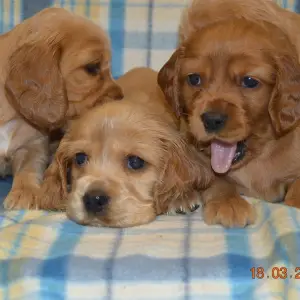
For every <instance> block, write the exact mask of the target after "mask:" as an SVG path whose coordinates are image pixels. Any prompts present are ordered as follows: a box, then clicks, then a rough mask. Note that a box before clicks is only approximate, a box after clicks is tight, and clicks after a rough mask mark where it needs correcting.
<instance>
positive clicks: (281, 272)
mask: <svg viewBox="0 0 300 300" xmlns="http://www.w3.org/2000/svg"><path fill="white" fill-rule="evenodd" d="M250 271H251V275H252V279H264V278H268V279H269V278H270V279H300V267H295V268H294V269H293V270H290V271H289V270H288V269H287V268H286V267H273V268H272V270H271V272H270V274H267V273H266V272H265V269H264V268H263V267H257V268H255V267H253V268H251V269H250Z"/></svg>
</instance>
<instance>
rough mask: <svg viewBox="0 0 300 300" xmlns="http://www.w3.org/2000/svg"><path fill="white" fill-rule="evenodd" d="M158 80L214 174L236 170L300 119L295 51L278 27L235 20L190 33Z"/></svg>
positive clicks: (299, 67)
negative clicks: (206, 157) (185, 122)
mask: <svg viewBox="0 0 300 300" xmlns="http://www.w3.org/2000/svg"><path fill="white" fill-rule="evenodd" d="M158 83H159V85H160V86H161V87H162V89H163V91H164V93H165V95H166V97H167V99H168V101H169V103H170V104H171V105H172V107H173V109H174V110H175V112H176V113H177V115H179V116H182V117H184V118H185V119H186V120H187V122H188V124H189V130H190V132H191V134H192V136H193V138H194V139H195V140H196V142H197V143H198V144H199V146H200V147H201V148H203V149H204V150H205V153H206V154H207V155H208V156H211V165H212V168H213V169H214V171H215V172H217V173H226V172H227V171H228V170H230V169H231V168H232V169H234V168H239V167H241V166H242V165H244V164H246V163H247V162H248V161H249V160H250V159H253V158H254V157H255V156H256V155H258V154H259V153H260V152H261V149H262V145H264V144H265V143H266V142H267V141H269V140H272V139H275V138H277V137H280V136H282V135H284V134H286V133H287V132H289V131H290V130H292V129H293V128H294V127H295V126H297V124H298V123H299V118H300V102H299V101H300V65H299V63H298V57H297V51H296V50H295V48H294V46H293V45H292V44H291V43H290V41H289V39H288V38H287V36H286V35H285V33H284V32H282V31H281V30H280V29H279V28H278V27H277V26H274V25H272V24H270V23H268V22H260V23H259V22H252V21H249V20H245V19H234V18H232V19H230V20H224V21H220V22H216V23H213V24H210V25H208V26H205V27H203V28H202V29H200V30H199V31H197V32H196V33H195V34H192V35H191V36H190V37H189V38H188V39H187V40H186V41H185V42H184V43H182V44H181V45H180V47H179V48H178V50H176V52H175V53H174V54H173V56H172V57H171V58H170V60H169V61H168V62H167V63H166V64H165V66H164V67H163V68H162V69H161V71H160V73H159V76H158Z"/></svg>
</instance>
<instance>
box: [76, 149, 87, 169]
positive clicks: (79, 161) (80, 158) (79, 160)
mask: <svg viewBox="0 0 300 300" xmlns="http://www.w3.org/2000/svg"><path fill="white" fill-rule="evenodd" d="M87 161H88V156H87V154H85V153H84V152H79V153H76V154H75V163H76V165H77V166H80V167H81V166H83V165H84V164H85V163H86V162H87Z"/></svg>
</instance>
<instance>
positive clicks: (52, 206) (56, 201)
mask: <svg viewBox="0 0 300 300" xmlns="http://www.w3.org/2000/svg"><path fill="white" fill-rule="evenodd" d="M69 146H70V145H69V142H68V139H67V138H63V139H62V141H61V143H60V145H59V147H58V149H57V151H56V153H55V156H54V159H53V161H52V162H51V164H50V165H49V167H48V168H47V170H46V171H45V174H44V180H43V183H42V186H41V195H40V199H39V207H40V208H41V209H47V210H64V209H65V207H66V200H67V194H68V187H67V184H68V177H67V176H68V167H69V155H68V149H69Z"/></svg>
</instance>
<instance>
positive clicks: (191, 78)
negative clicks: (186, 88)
mask: <svg viewBox="0 0 300 300" xmlns="http://www.w3.org/2000/svg"><path fill="white" fill-rule="evenodd" d="M187 82H188V84H189V85H191V86H200V85H201V83H202V80H201V76H200V75H199V74H198V73H191V74H189V75H188V76H187Z"/></svg>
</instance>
